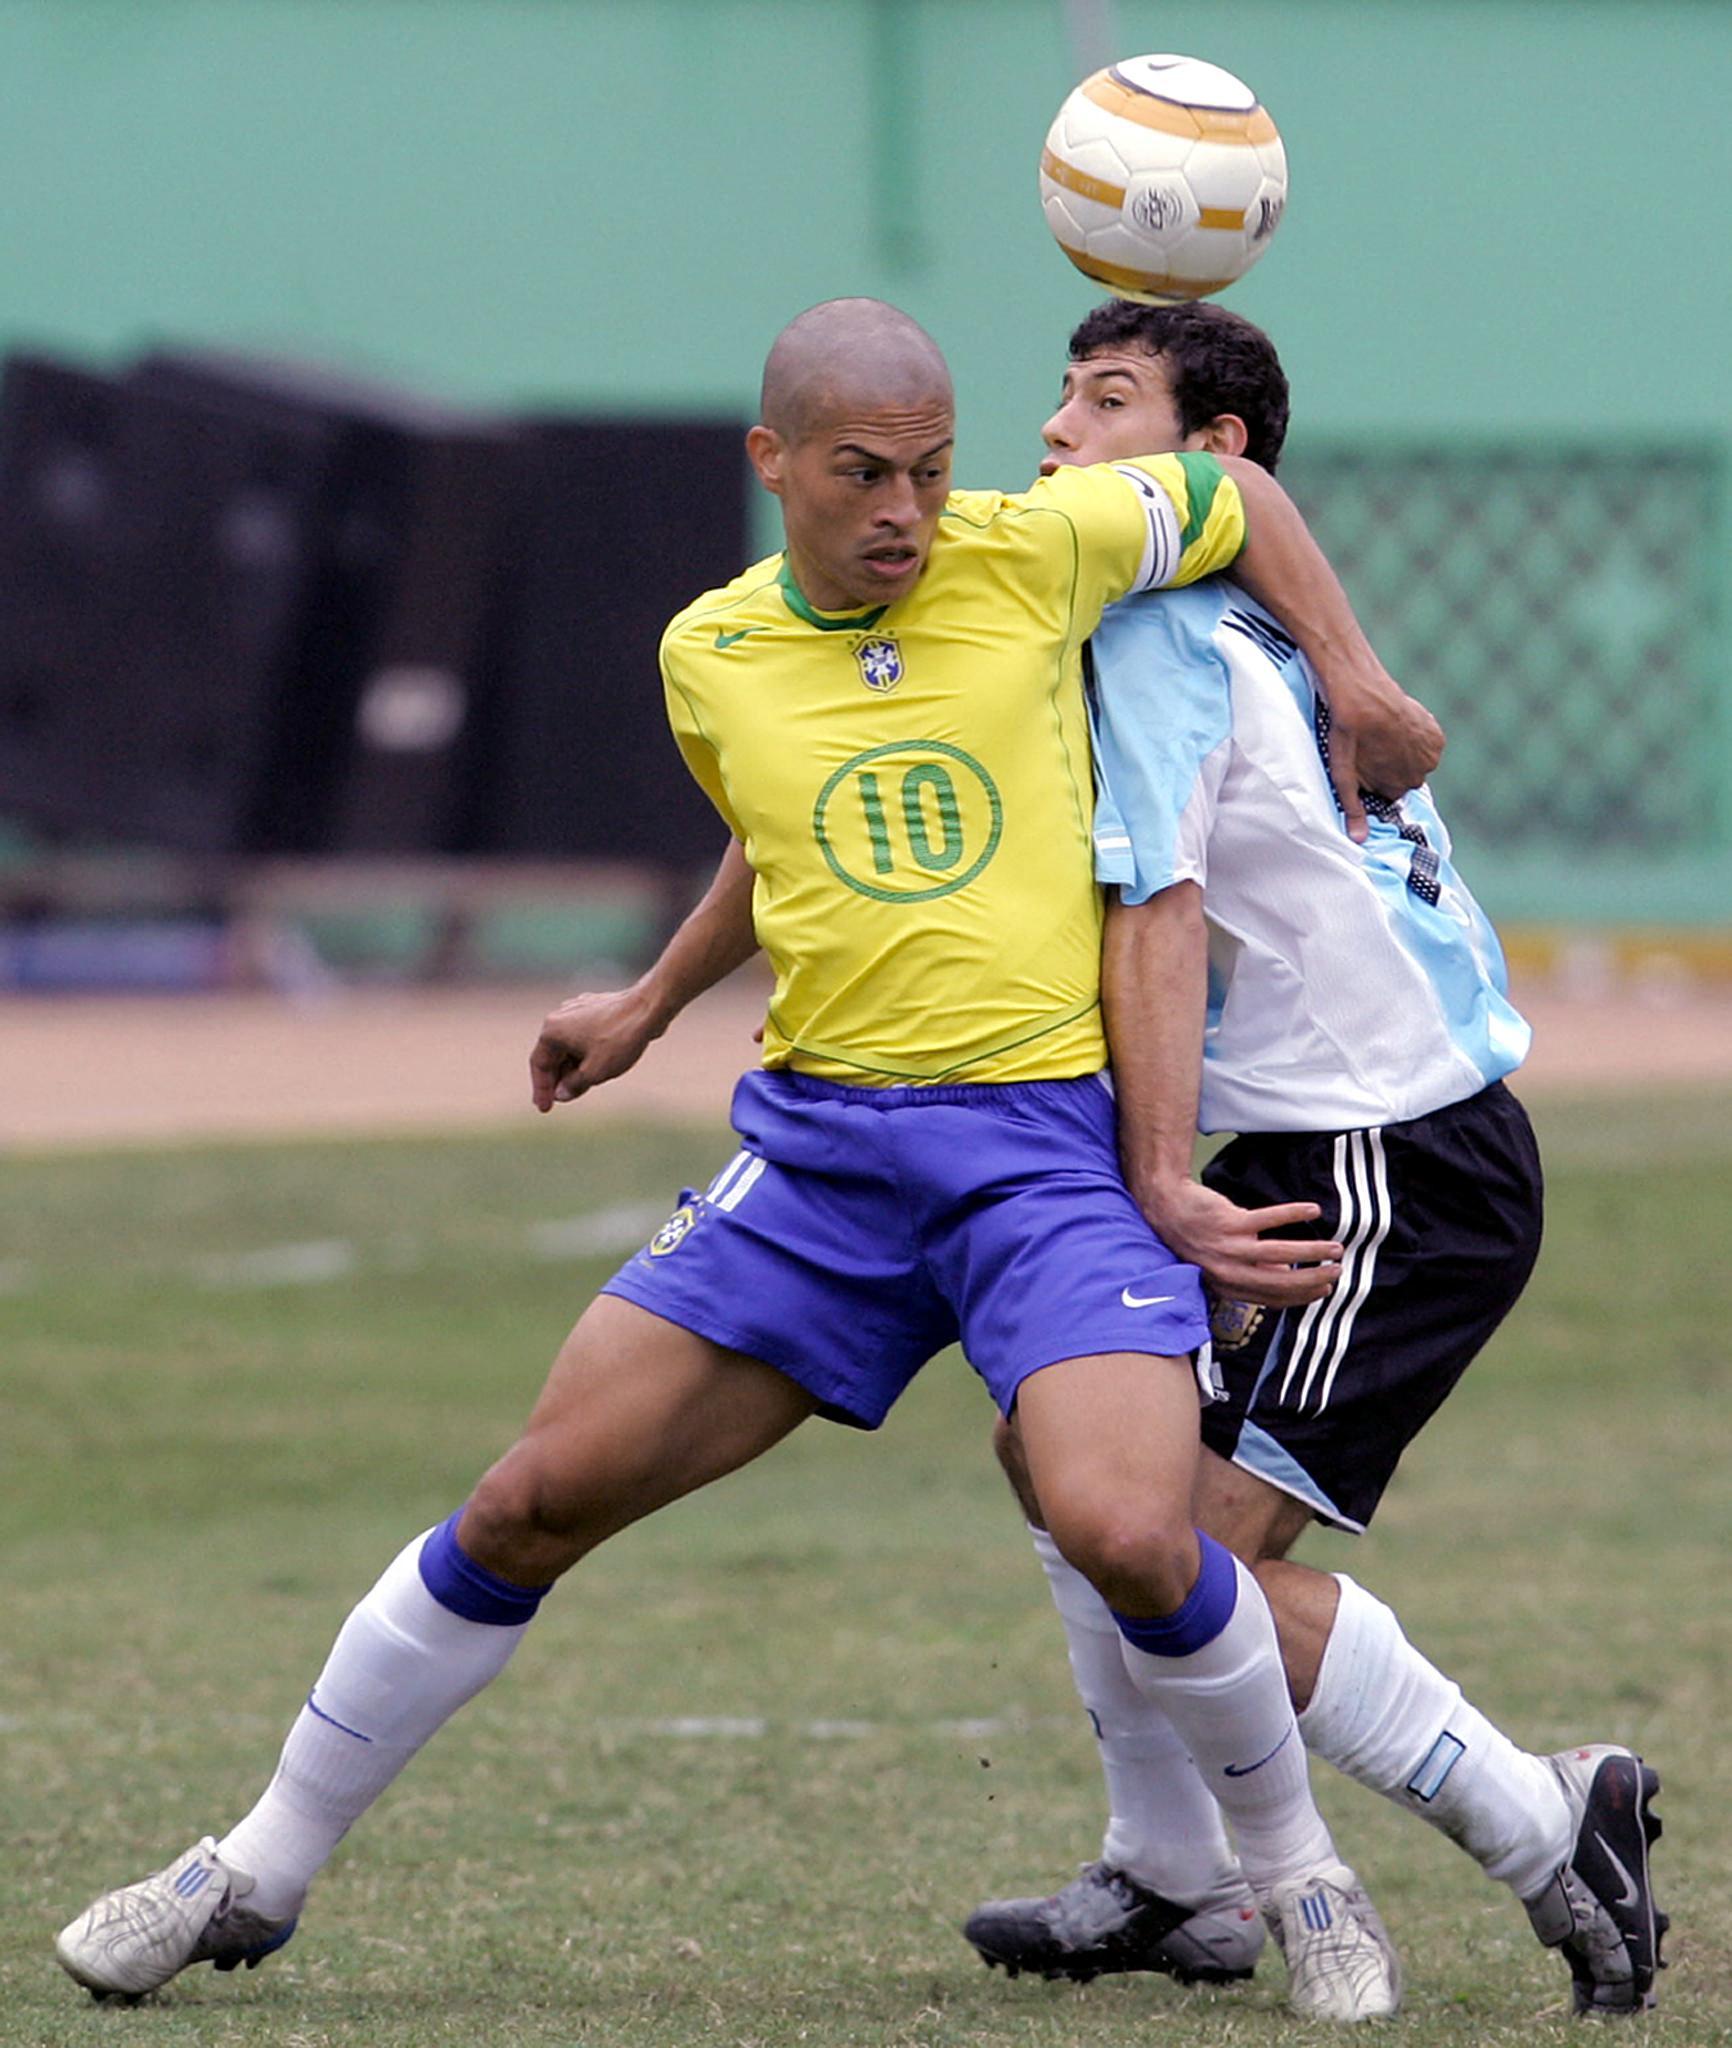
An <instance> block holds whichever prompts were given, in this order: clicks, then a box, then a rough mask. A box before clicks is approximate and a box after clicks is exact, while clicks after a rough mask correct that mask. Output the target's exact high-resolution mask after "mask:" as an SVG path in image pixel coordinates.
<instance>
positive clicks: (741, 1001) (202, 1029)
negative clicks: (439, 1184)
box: [0, 970, 1732, 1151]
mask: <svg viewBox="0 0 1732 2048" xmlns="http://www.w3.org/2000/svg"><path fill="white" fill-rule="evenodd" d="M764 992H765V984H764V982H763V980H762V979H761V977H760V975H759V974H758V972H757V971H756V970H746V971H744V972H742V973H740V974H738V975H736V976H735V977H734V978H733V979H732V980H731V981H729V982H727V983H724V984H723V986H722V987H720V988H718V989H716V990H714V991H713V992H712V993H711V994H710V995H708V996H706V997H705V998H704V999H703V1001H702V1002H700V1003H697V1004H695V1005H694V1006H693V1008H692V1009H691V1010H690V1011H689V1012H688V1013H687V1015H686V1016H684V1017H682V1018H681V1019H680V1020H679V1021H678V1022H677V1023H676V1024H675V1026H674V1028H673V1029H672V1030H671V1031H670V1032H669V1033H668V1035H667V1037H666V1038H664V1039H662V1040H661V1041H660V1042H659V1043H657V1044H656V1045H654V1046H652V1047H651V1048H650V1050H649V1052H648V1053H647V1054H646V1055H645V1056H644V1059H643V1061H642V1062H641V1063H640V1065H639V1066H638V1067H637V1068H636V1069H634V1070H633V1072H631V1073H630V1074H627V1075H625V1076H623V1077H622V1078H621V1079H620V1080H618V1081H615V1082H613V1083H611V1084H609V1085H608V1086H607V1087H605V1088H603V1089H600V1090H598V1091H597V1092H596V1093H595V1094H593V1095H591V1096H589V1097H587V1098H586V1099H585V1100H584V1101H583V1102H582V1103H581V1104H577V1105H573V1106H572V1107H570V1108H566V1109H562V1110H559V1111H556V1112H555V1114H556V1115H558V1116H561V1117H626V1116H630V1117H650V1118H664V1119H667V1120H670V1121H698V1122H710V1123H715V1124H718V1125H719V1124H720V1123H721V1122H722V1121H723V1120H724V1118H725V1116H726V1112H727V1103H728V1095H729V1091H730V1090H731V1088H732V1086H733V1083H734V1080H735V1079H736V1077H737V1076H738V1075H739V1074H740V1073H741V1072H742V1071H743V1070H744V1069H745V1068H746V1067H748V1066H751V1065H752V1064H753V1063H754V1061H755V1059H756V1056H757V1049H756V1047H755V1046H754V1044H753V1042H752V1035H751V1034H752V1031H753V1029H754V1027H755V1026H756V1024H757V1022H758V1020H759V1018H760V1017H761V1015H762V1013H763V1000H764ZM566 993H569V991H568V990H564V989H559V988H552V987H511V988H490V989H429V990H410V991H403V990H393V991H390V992H376V991H349V992H342V993H338V994H335V995H330V996H321V997H319V998H318V999H317V1000H312V1001H305V1002H289V1001H286V1000H284V999H282V998H280V997H274V996H265V995H216V996H199V997H174V998H154V997H133V998H124V999H122V998H90V997H81V998H24V999H15V1000H12V1001H10V1002H7V1003H5V1004H4V1005H3V1006H0V1144H5V1145H6V1146H8V1147H11V1148H14V1149H18V1150H27V1151H33V1150H41V1149H47V1148H59V1147H66V1146H75V1147H80V1148H87V1147H104V1146H110V1145H134V1144H165V1143H175V1142H183V1143H184V1142H191V1141H198V1140H205V1139H210V1138H223V1137H232V1138H242V1137H256V1136H277V1135H285V1134H289V1135H301V1136H318V1135H325V1134H330V1133H341V1132H363V1131H381V1132H384V1131H396V1130H412V1129H427V1128H433V1129H438V1128H448V1129H456V1128H462V1127H465V1126H475V1125H494V1126H497V1125H499V1124H508V1123H511V1122H513V1121H516V1122H521V1123H523V1124H524V1125H525V1127H528V1126H529V1125H530V1124H531V1123H532V1122H533V1121H534V1120H535V1119H534V1112H533V1111H532V1110H531V1109H530V1107H529V1088H528V1079H527V1071H528V1070H527V1060H528V1054H529V1048H530V1045H531V1043H532V1042H533V1040H534V1037H535V1034H536V1031H537V1028H538V1027H539V1025H540V1022H541V1018H542V1016H543V1014H544V1012H545V1011H546V1010H548V1009H549V1008H550V1007H551V1006H552V1005H553V1004H554V1003H555V1002H557V1001H558V1000H559V999H560V997H561V996H562V995H564V994H566ZM1517 998H1518V1001H1519V1002H1520V1003H1521V1005H1522V1007H1523V1009H1524V1010H1525V1011H1526V1013H1527V1015H1528V1016H1529V1017H1530V1018H1531V1019H1532V1021H1533V1024H1534V1029H1535V1042H1534V1051H1533V1055H1532V1058H1531V1059H1530V1061H1529V1063H1528V1065H1527V1067H1526V1068H1525V1069H1524V1070H1523V1073H1522V1074H1521V1076H1520V1077H1519V1079H1518V1083H1517V1085H1518V1087H1519V1088H1520V1089H1521V1091H1522V1092H1523V1093H1524V1094H1538V1093H1543V1092H1548V1091H1549V1092H1551V1093H1554V1094H1562V1093H1582V1092H1588V1091H1592V1090H1596V1089H1615V1090H1621V1091H1634V1090H1638V1089H1642V1088H1648V1087H1665V1086H1671V1087H1690V1086H1703V1087H1711V1086H1732V989H1726V988H1718V987H1710V988H1703V989H1696V990H1691V989H1680V988H1674V987H1668V988H1665V989H1663V990H1659V991H1652V990H1650V991H1645V992H1644V991H1628V990H1616V989H1614V990H1610V991H1602V992H1598V993H1595V994H1593V995H1589V996H1582V995H1568V994H1563V993H1559V992H1558V991H1556V990H1555V989H1552V988H1549V987H1544V986H1533V987H1528V988H1525V989H1518V991H1517Z"/></svg>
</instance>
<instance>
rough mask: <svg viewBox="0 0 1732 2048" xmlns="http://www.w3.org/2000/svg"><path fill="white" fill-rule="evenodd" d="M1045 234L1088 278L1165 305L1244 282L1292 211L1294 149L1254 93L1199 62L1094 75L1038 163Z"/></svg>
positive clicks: (1137, 60) (1072, 100) (1158, 60)
mask: <svg viewBox="0 0 1732 2048" xmlns="http://www.w3.org/2000/svg"><path fill="white" fill-rule="evenodd" d="M1040 198H1041V205H1042V207H1043V208H1044V209H1045V212H1046V224H1047V226H1048V227H1049V228H1051V229H1052V231H1053V234H1054V235H1055V236H1056V237H1057V238H1058V245H1059V247H1060V248H1061V249H1062V250H1063V251H1064V253H1065V254H1066V255H1067V256H1068V257H1069V258H1070V260H1071V261H1072V262H1073V263H1074V264H1075V265H1076V267H1077V268H1078V270H1080V271H1081V272H1082V273H1083V275H1084V276H1085V277H1092V278H1093V279H1094V281H1095V282H1096V283H1097V284H1103V285H1106V286H1107V287H1108V289H1109V290H1111V291H1112V292H1114V293H1115V294H1117V295H1118V296H1119V297H1120V298H1127V299H1148V300H1152V301H1154V302H1155V303H1156V304H1157V305H1162V304H1171V303H1172V302H1174V301H1175V300H1181V299H1201V298H1207V297H1208V295H1209V294H1210V293H1211V292H1218V291H1224V290H1225V289H1226V287H1227V286H1228V285H1230V284H1232V283H1233V282H1234V281H1235V280H1236V279H1238V278H1241V277H1243V276H1244V274H1245V272H1246V271H1247V270H1249V269H1250V267H1251V265H1252V264H1253V263H1255V262H1256V260H1257V258H1258V257H1259V256H1261V255H1262V253H1263V251H1264V250H1265V249H1266V248H1267V247H1268V246H1269V242H1270V238H1271V237H1272V236H1273V234H1274V232H1275V230H1276V228H1277V227H1279V226H1280V223H1281V211H1282V208H1283V207H1284V206H1285V205H1286V203H1287V152H1286V151H1285V150H1284V149H1283V148H1282V147H1281V137H1280V136H1279V135H1278V134H1277V133H1276V129H1275V123H1274V122H1273V121H1272V120H1270V118H1269V114H1268V111H1267V109H1266V108H1264V107H1263V106H1261V105H1260V104H1259V102H1258V99H1257V95H1256V94H1255V93H1254V92H1253V91H1252V90H1251V88H1250V87H1249V86H1248V85H1245V84H1243V83H1241V81H1240V80H1239V79H1237V78H1235V77H1234V76H1233V74H1232V73H1231V72H1230V71H1222V70H1221V69H1220V68H1219V67H1218V66H1217V65H1214V64H1204V63H1201V62H1200V61H1199V60H1198V59H1197V58H1195V57H1165V56H1163V57H1127V58H1126V59H1125V61H1124V62H1123V63H1122V64H1109V65H1108V66H1107V68H1106V70H1104V71H1097V72H1096V73H1095V74H1094V76H1093V77H1092V78H1085V79H1084V80H1083V82H1082V84H1081V85H1079V86H1078V87H1077V88H1076V90H1075V91H1074V92H1073V93H1072V94H1071V95H1070V97H1069V98H1068V99H1067V100H1066V101H1065V103H1064V105H1063V106H1062V107H1060V108H1059V110H1058V119H1057V120H1056V121H1054V122H1053V124H1052V127H1051V128H1050V129H1049V130H1048V131H1047V138H1046V147H1045V148H1044V149H1043V150H1042V151H1041V153H1040Z"/></svg>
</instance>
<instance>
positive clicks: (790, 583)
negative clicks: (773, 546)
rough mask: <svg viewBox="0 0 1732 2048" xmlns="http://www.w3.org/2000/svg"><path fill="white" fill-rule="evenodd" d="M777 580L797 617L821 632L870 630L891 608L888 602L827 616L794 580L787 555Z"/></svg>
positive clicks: (787, 602) (787, 603)
mask: <svg viewBox="0 0 1732 2048" xmlns="http://www.w3.org/2000/svg"><path fill="white" fill-rule="evenodd" d="M776 581H777V582H778V583H779V584H780V585H781V586H782V600H783V602H784V603H785V604H786V605H787V607H788V609H789V611H791V612H792V613H793V614H794V616H795V618H797V619H804V620H805V622H806V624H807V625H808V626H816V627H817V629H818V631H819V632H820V633H865V632H869V631H870V630H871V629H872V627H874V626H875V625H877V623H878V621H879V620H880V619H881V618H883V616H884V614H885V613H886V612H887V611H888V610H889V609H890V607H889V606H888V605H887V604H881V605H879V606H878V607H877V608H876V609H875V610H872V611H864V612H849V613H848V615H847V616H846V617H845V618H837V617H826V616H825V615H824V613H823V612H816V611H814V610H813V609H812V607H811V606H810V605H809V604H808V603H807V602H806V598H805V595H804V593H803V592H802V591H801V589H800V586H799V584H797V583H796V582H795V581H794V572H793V570H792V569H790V568H789V567H788V558H787V556H786V555H784V556H783V557H782V566H781V568H780V569H778V570H777V571H776Z"/></svg>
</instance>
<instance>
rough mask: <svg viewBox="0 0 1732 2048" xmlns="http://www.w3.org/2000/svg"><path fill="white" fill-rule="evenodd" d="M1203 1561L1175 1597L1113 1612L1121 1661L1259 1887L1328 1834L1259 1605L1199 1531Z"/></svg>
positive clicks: (1235, 1567) (1265, 1610)
mask: <svg viewBox="0 0 1732 2048" xmlns="http://www.w3.org/2000/svg"><path fill="white" fill-rule="evenodd" d="M1197 1542H1198V1545H1199V1547H1200V1550H1201V1554H1202V1558H1201V1568H1200V1569H1199V1571H1198V1573H1197V1578H1196V1583H1195V1584H1194V1585H1193V1586H1192V1588H1191V1590H1190V1592H1189V1593H1188V1594H1187V1595H1186V1597H1185V1600H1184V1602H1183V1604H1182V1605H1181V1606H1180V1607H1179V1608H1178V1609H1177V1610H1176V1611H1175V1612H1174V1613H1172V1614H1167V1615H1159V1616H1156V1617H1155V1618H1154V1619H1152V1620H1144V1619H1140V1618H1138V1617H1136V1616H1127V1615H1122V1614H1115V1615H1114V1616H1113V1619H1114V1620H1115V1621H1116V1622H1117V1623H1118V1627H1119V1633H1120V1634H1121V1635H1122V1636H1123V1638H1124V1651H1123V1655H1124V1660H1125V1668H1126V1669H1127V1670H1128V1671H1129V1672H1130V1674H1131V1677H1132V1679H1133V1680H1134V1681H1135V1682H1136V1684H1137V1685H1138V1686H1139V1687H1140V1688H1141V1689H1142V1691H1143V1692H1145V1693H1146V1694H1147V1695H1148V1697H1149V1698H1150V1699H1152V1700H1153V1701H1155V1703H1156V1704H1157V1705H1159V1706H1160V1707H1161V1708H1162V1709H1163V1710H1164V1711H1165V1713H1166V1715H1167V1717H1168V1719H1169V1720H1170V1721H1171V1722H1172V1724H1173V1726H1174V1727H1175V1728H1176V1729H1177V1730H1178V1732H1179V1735H1180V1737H1181V1738H1182V1739H1183V1741H1184V1744H1185V1747H1186V1748H1187V1749H1188V1750H1189V1751H1190V1753H1191V1756H1192V1757H1193V1759H1194V1760H1195V1762H1196V1765H1197V1768H1198V1770H1199V1771H1200V1772H1201V1773H1202V1776H1203V1782H1204V1783H1205V1784H1206V1785H1207V1786H1208V1788H1209V1790H1210V1791H1211V1792H1212V1793H1213V1794H1214V1796H1215V1797H1216V1798H1217V1799H1218V1800H1219V1801H1220V1803H1221V1808H1222V1811H1223V1812H1224V1813H1225V1814H1226V1816H1227V1819H1228V1822H1229V1824H1230V1825H1231V1827H1232V1830H1233V1836H1234V1840H1235V1842H1236V1843H1237V1845H1238V1850H1239V1858H1240V1861H1241V1862H1242V1863H1243V1865H1244V1868H1245V1875H1246V1876H1247V1877H1248V1878H1249V1879H1250V1881H1251V1883H1252V1885H1253V1886H1255V1887H1257V1888H1259V1889H1267V1888H1268V1887H1269V1886H1270V1885H1272V1884H1274V1883H1277V1882H1279V1881H1280V1880H1282V1879H1284V1878H1288V1877H1292V1876H1294V1875H1296V1874H1297V1873H1299V1872H1300V1871H1302V1870H1307V1869H1311V1868H1314V1867H1316V1866H1317V1865H1319V1864H1326V1863H1333V1862H1335V1861H1336V1860H1337V1859H1336V1855H1335V1849H1334V1845H1333V1843H1332V1842H1331V1840H1330V1838H1329V1830H1328V1829H1327V1828H1326V1827H1325V1826H1324V1825H1323V1820H1322V1816H1321V1815H1320V1814H1319V1813H1318V1811H1317V1808H1316V1806H1315V1805H1314V1804H1313V1803H1312V1799H1311V1787H1310V1780H1309V1778H1308V1776H1307V1773H1306V1768H1305V1746H1304V1744H1303V1743H1302V1742H1301V1740H1300V1738H1299V1726H1298V1723H1297V1721H1296V1720H1295V1719H1294V1715H1293V1708H1292V1704H1291V1702H1290V1701H1289V1699H1288V1697H1287V1680H1286V1677H1285V1675H1284V1673H1283V1671H1282V1668H1281V1652H1280V1647H1279V1644H1278V1642H1277V1640H1276V1636H1275V1624H1274V1621H1273V1619H1272V1618H1271V1616H1270V1613H1269V1604H1268V1602H1267V1601H1266V1600H1265V1599H1264V1598H1263V1594H1262V1590H1261V1588H1260V1587H1259V1586H1258V1584H1257V1581H1256V1580H1255V1579H1254V1578H1253V1577H1252V1576H1251V1574H1250V1573H1249V1572H1248V1571H1246V1569H1245V1568H1244V1566H1243V1565H1241V1564H1240V1562H1239V1561H1238V1559H1237V1558H1236V1557H1234V1555H1233V1554H1232V1552H1231V1551H1230V1550H1227V1549H1226V1548H1225V1547H1224V1546H1223V1545H1221V1544H1219V1543H1217V1542H1215V1540H1214V1539H1213V1538H1212V1537H1210V1536H1206V1535H1205V1534H1204V1533H1203V1532H1202V1530H1200V1529H1199V1530H1198V1531H1197Z"/></svg>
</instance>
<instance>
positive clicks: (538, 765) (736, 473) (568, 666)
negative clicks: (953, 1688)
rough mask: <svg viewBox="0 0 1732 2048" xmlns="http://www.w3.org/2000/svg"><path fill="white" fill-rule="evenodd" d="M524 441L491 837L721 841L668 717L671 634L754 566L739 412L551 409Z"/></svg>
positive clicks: (570, 841) (595, 842) (629, 851)
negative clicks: (643, 416) (680, 616)
mask: <svg viewBox="0 0 1732 2048" xmlns="http://www.w3.org/2000/svg"><path fill="white" fill-rule="evenodd" d="M518 459H519V464H520V471H519V487H518V491H517V494H516V502H515V507H514V519H513V538H512V548H511V561H512V566H511V573H510V576H509V579H508V584H507V591H506V602H505V604H504V606H503V615H502V618H501V621H500V630H499V633H498V635H497V638H496V640H495V643H494V644H495V649H496V653H497V657H498V668H497V672H496V676H495V687H494V688H493V689H492V690H491V691H490V692H489V694H488V700H487V705H486V709H485V712H484V714H483V716H484V719H485V720H487V721H488V723H487V727H486V731H485V734H484V738H483V744H482V748H481V752H482V755H483V759H484V764H485V765H484V769H483V776H482V796H481V801H480V803H479V805H478V809H477V812H476V817H475V825H476V842H475V843H476V844H477V845H478V846H480V847H482V848H484V849H485V850H487V851H489V852H494V853H505V854H525V853H536V854H553V855H565V856H582V857H599V856H609V855H611V856H612V857H615V858H619V859H629V860H642V861H648V862H652V863H656V864H661V865H667V866H672V867H680V868H689V867H691V866H693V865H694V864H696V863H700V862H704V861H708V860H712V859H716V858H719V857H720V855H721V851H722V848H723V847H724V846H725V845H726V843H727V833H726V828H725V827H724V826H723V825H722V824H721V822H720V820H719V819H718V818H717V816H716V814H715V812H714V810H712V809H711V807H710V805H709V803H708V801H707V800H706V799H705V798H704V796H703V795H702V793H701V792H700V791H699V789H698V787H697V784H696V783H694V782H693V780H692V779H691V776H690V775H689V774H688V773H687V772H686V768H685V764H684V762H682V761H681V759H680V756H679V750H678V749H677V748H676V747H675V745H674V741H673V735H672V733H671V732H670V731H669V730H668V722H667V713H666V711H665V710H664V708H663V704H662V688H661V679H660V675H659V671H658V668H657V663H656V649H657V646H658V644H659V643H660V640H661V635H662V630H663V628H664V627H665V626H666V625H667V622H668V620H669V619H670V618H672V617H673V615H674V613H675V612H676V611H679V610H681V609H682V608H683V607H684V606H685V605H687V604H689V603H690V602H691V601H692V599H693V598H695V597H696V596H697V595H698V594H699V593H700V592H701V591H704V590H707V589H710V588H711V587H712V586H714V585H716V584H718V583H726V582H728V581H729V580H730V579H731V578H733V577H734V576H737V575H738V574H739V572H740V570H741V569H742V568H744V567H745V564H746V544H747V535H746V499H745V467H744V463H745V458H744V455H743V452H742V435H741V431H740V429H739V428H737V427H734V426H718V425H716V424H714V423H711V422H704V421H692V420H655V421H650V420H620V421H592V420H577V419H560V418H555V417H549V416H542V417H538V418H534V419H529V420H526V421H524V422H523V439H522V444H521V446H520V449H519V452H518Z"/></svg>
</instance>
